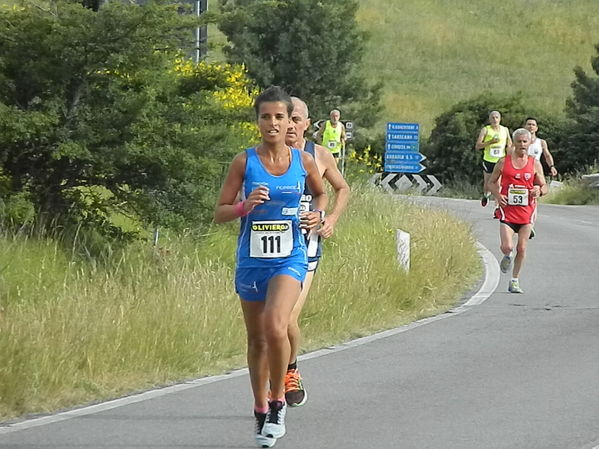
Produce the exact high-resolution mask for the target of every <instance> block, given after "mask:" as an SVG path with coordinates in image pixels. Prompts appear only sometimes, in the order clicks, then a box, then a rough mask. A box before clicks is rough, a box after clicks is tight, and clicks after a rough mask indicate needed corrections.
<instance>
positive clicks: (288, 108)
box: [214, 86, 327, 447]
mask: <svg viewBox="0 0 599 449" xmlns="http://www.w3.org/2000/svg"><path fill="white" fill-rule="evenodd" d="M254 108H255V110H256V115H257V121H258V128H259V130H260V135H261V138H262V139H261V140H262V142H261V143H260V144H259V145H258V146H257V147H255V148H249V149H247V150H245V151H243V152H242V153H240V154H238V155H237V156H235V158H234V159H233V162H232V163H231V166H230V168H229V172H228V174H227V177H226V179H225V181H224V183H223V186H222V189H221V192H220V196H219V199H218V203H217V206H216V211H215V214H214V221H215V222H216V223H223V222H227V221H232V220H235V219H237V218H239V217H241V227H240V232H239V238H238V242H237V267H236V272H235V289H236V291H237V293H238V294H239V297H240V298H241V308H242V310H243V316H244V320H245V326H246V330H247V341H248V352H247V360H248V368H249V372H250V382H251V385H252V391H253V395H254V415H255V418H256V441H257V443H258V446H259V447H272V446H273V445H274V444H275V442H276V439H277V438H280V437H282V436H283V435H284V434H285V413H286V407H287V406H286V403H285V385H284V384H285V373H286V371H287V364H288V362H289V354H290V346H289V339H288V338H287V326H288V323H289V317H290V314H291V311H292V309H293V306H294V305H295V303H296V301H297V299H298V298H299V295H300V293H301V287H302V282H303V280H304V278H305V276H306V272H307V266H308V261H307V256H306V246H305V239H304V237H303V235H302V233H301V228H307V229H310V228H313V227H315V226H318V225H319V224H320V222H321V215H322V212H321V210H323V209H324V208H325V207H326V203H327V197H326V193H325V191H324V187H323V183H322V178H321V176H320V174H319V172H318V168H317V166H316V162H315V161H314V158H313V157H312V156H311V155H310V154H309V153H307V152H305V151H301V150H298V149H295V148H290V147H288V146H286V145H285V135H286V133H287V129H288V127H289V126H290V125H291V121H290V117H291V113H292V111H293V103H292V101H291V98H290V97H289V95H288V94H287V93H286V92H285V91H284V90H283V89H281V88H280V87H277V86H272V87H269V88H268V89H266V90H265V91H264V92H262V93H261V94H260V95H259V96H258V97H257V98H256V101H255V104H254ZM305 184H307V185H308V187H309V188H310V191H311V192H312V195H313V199H314V203H315V209H316V210H314V211H311V212H304V213H302V214H301V215H300V199H301V196H302V193H303V192H304V186H305ZM240 192H241V201H237V198H238V195H239V193H240ZM269 380H270V399H269V398H268V384H269Z"/></svg>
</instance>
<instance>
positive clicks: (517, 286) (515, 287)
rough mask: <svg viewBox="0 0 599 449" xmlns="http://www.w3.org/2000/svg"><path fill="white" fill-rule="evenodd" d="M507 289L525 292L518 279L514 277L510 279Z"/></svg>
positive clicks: (512, 291)
mask: <svg viewBox="0 0 599 449" xmlns="http://www.w3.org/2000/svg"><path fill="white" fill-rule="evenodd" d="M507 291H508V292H510V293H524V291H523V290H522V289H521V288H520V282H519V281H518V279H512V280H511V281H510V285H509V287H508V289H507Z"/></svg>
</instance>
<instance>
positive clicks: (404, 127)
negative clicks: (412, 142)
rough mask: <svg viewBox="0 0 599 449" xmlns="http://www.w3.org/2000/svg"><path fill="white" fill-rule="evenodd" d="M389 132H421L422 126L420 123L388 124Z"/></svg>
mask: <svg viewBox="0 0 599 449" xmlns="http://www.w3.org/2000/svg"><path fill="white" fill-rule="evenodd" d="M389 131H400V132H403V131H411V132H416V133H417V132H419V131H420V124H418V123H394V122H388V123H387V132H389Z"/></svg>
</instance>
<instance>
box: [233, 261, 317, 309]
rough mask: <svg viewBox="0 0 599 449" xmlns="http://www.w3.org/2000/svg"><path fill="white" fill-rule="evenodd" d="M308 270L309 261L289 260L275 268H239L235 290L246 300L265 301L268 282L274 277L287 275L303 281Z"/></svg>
mask: <svg viewBox="0 0 599 449" xmlns="http://www.w3.org/2000/svg"><path fill="white" fill-rule="evenodd" d="M307 271H308V266H307V263H306V262H301V261H289V263H287V264H284V265H279V266H277V267H273V268H256V267H253V268H237V269H236V270H235V291H236V292H237V294H238V295H239V297H240V298H241V299H243V300H245V301H264V300H265V299H266V291H267V290H268V283H269V282H270V280H271V279H272V278H273V277H275V276H280V275H287V276H291V277H292V278H294V279H297V280H298V281H300V282H301V283H303V282H304V279H305V277H306V272H307Z"/></svg>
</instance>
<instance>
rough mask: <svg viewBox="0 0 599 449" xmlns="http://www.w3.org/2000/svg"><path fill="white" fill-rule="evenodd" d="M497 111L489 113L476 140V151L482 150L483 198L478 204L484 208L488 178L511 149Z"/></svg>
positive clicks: (487, 200) (507, 131) (507, 132)
mask: <svg viewBox="0 0 599 449" xmlns="http://www.w3.org/2000/svg"><path fill="white" fill-rule="evenodd" d="M500 123H501V114H500V113H499V111H491V113H490V114H489V124H488V125H487V126H485V127H484V128H483V129H481V130H480V133H479V134H478V139H477V140H476V145H475V148H476V150H483V196H482V198H481V200H480V204H481V205H482V206H483V207H484V206H486V205H487V203H488V202H489V198H490V196H491V193H490V191H489V186H488V182H489V178H490V177H491V173H493V168H495V164H496V163H497V161H499V159H501V158H503V157H505V155H506V153H507V150H508V149H509V148H511V147H512V138H511V137H510V131H509V130H508V129H507V128H506V127H505V126H502V125H501V124H500Z"/></svg>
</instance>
